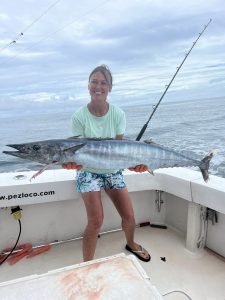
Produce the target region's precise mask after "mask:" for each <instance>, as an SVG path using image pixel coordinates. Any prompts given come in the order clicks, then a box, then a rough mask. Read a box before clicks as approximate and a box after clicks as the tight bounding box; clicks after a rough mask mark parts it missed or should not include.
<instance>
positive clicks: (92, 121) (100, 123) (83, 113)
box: [72, 104, 126, 173]
mask: <svg viewBox="0 0 225 300" xmlns="http://www.w3.org/2000/svg"><path fill="white" fill-rule="evenodd" d="M125 129H126V117H125V113H124V111H123V110H122V109H120V108H119V107H117V106H114V105H113V104H109V110H108V112H107V113H106V114H105V115H104V116H102V117H96V116H94V115H93V114H91V113H90V112H89V110H88V108H87V106H84V107H82V108H80V109H79V110H78V111H76V112H75V113H74V114H73V116H72V132H73V135H74V136H80V137H84V138H88V137H90V138H91V137H95V138H115V137H116V135H120V134H124V133H125ZM84 170H85V171H89V172H93V173H110V172H112V170H96V169H89V168H85V169H84ZM115 171H117V170H115Z"/></svg>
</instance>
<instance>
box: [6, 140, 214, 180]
mask: <svg viewBox="0 0 225 300" xmlns="http://www.w3.org/2000/svg"><path fill="white" fill-rule="evenodd" d="M8 146H10V147H13V148H15V149H17V150H18V151H12V152H10V151H4V153H6V154H10V155H14V156H18V157H21V158H25V159H29V160H33V161H37V162H41V163H45V164H51V163H57V164H63V163H66V162H76V163H77V164H81V165H83V166H84V167H89V168H93V169H107V170H115V169H126V168H129V167H132V166H136V165H140V164H143V165H146V166H148V168H149V169H151V170H154V169H159V168H168V167H176V166H179V167H187V166H198V167H199V168H200V170H201V172H202V175H203V178H204V180H207V179H208V168H209V162H210V160H211V158H212V156H213V154H212V153H210V154H209V155H207V156H206V157H205V158H204V159H203V160H202V161H199V160H196V159H194V158H193V157H189V156H186V155H184V154H182V153H179V152H177V151H174V150H172V149H168V148H165V147H163V146H160V145H157V144H155V143H148V142H139V141H132V140H115V139H85V138H70V139H61V140H46V141H39V142H33V143H26V144H16V145H8Z"/></svg>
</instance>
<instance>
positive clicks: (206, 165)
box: [199, 151, 215, 182]
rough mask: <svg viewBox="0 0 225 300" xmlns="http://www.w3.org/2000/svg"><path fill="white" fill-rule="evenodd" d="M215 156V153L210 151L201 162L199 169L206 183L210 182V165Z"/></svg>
mask: <svg viewBox="0 0 225 300" xmlns="http://www.w3.org/2000/svg"><path fill="white" fill-rule="evenodd" d="M214 154H215V151H210V152H209V153H208V154H207V155H206V156H205V157H204V158H203V159H202V160H201V162H200V164H199V169H200V170H201V172H202V176H203V179H204V180H205V182H207V181H208V180H209V173H208V171H209V163H210V160H211V159H212V157H213V155H214Z"/></svg>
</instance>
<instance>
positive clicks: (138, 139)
mask: <svg viewBox="0 0 225 300" xmlns="http://www.w3.org/2000/svg"><path fill="white" fill-rule="evenodd" d="M211 21H212V19H210V20H209V22H208V23H207V24H206V25H205V27H204V29H203V30H202V31H201V32H200V33H199V36H198V38H197V39H196V40H195V41H194V42H193V45H192V46H191V48H190V50H189V51H188V53H186V55H185V57H184V59H183V60H182V62H181V64H180V65H179V67H178V68H177V70H176V72H175V74H174V75H173V77H172V79H171V80H170V83H169V84H168V85H166V89H165V91H164V92H163V94H162V96H161V98H160V99H159V101H158V103H157V104H156V105H155V106H154V109H153V111H152V113H151V115H150V117H149V119H148V121H147V122H146V123H145V124H144V126H143V127H142V129H141V131H140V132H139V134H138V136H137V138H136V141H140V139H141V138H142V136H143V134H144V132H145V130H146V129H147V127H148V123H149V122H150V120H151V118H152V117H153V115H154V113H155V111H156V110H157V108H158V106H159V104H160V102H161V101H162V99H163V98H164V96H165V94H166V92H167V91H168V89H169V87H170V86H171V84H172V82H173V80H174V79H175V77H176V76H177V74H178V72H179V71H180V69H181V67H182V66H183V64H184V62H185V60H186V59H187V58H188V56H189V54H190V53H191V51H192V49H193V48H194V46H195V45H196V43H197V42H198V40H199V39H200V37H201V36H202V34H203V33H204V31H205V30H206V28H207V27H208V26H209V24H210V23H211Z"/></svg>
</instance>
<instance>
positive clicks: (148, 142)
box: [144, 139, 155, 144]
mask: <svg viewBox="0 0 225 300" xmlns="http://www.w3.org/2000/svg"><path fill="white" fill-rule="evenodd" d="M144 143H146V144H155V142H154V141H153V140H152V139H149V140H144Z"/></svg>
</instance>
